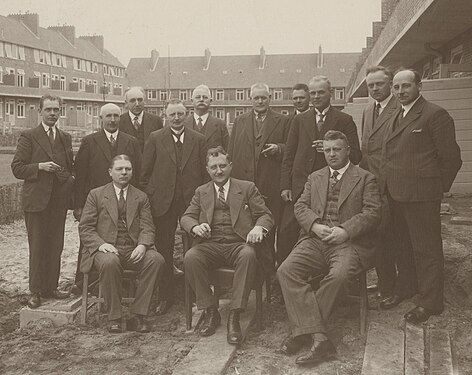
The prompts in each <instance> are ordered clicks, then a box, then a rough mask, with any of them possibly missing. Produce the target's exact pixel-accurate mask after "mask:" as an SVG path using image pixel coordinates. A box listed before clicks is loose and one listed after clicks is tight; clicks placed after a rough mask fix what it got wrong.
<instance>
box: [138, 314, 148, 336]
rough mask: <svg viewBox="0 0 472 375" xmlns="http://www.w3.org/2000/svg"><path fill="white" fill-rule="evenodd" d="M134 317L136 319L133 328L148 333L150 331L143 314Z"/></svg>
mask: <svg viewBox="0 0 472 375" xmlns="http://www.w3.org/2000/svg"><path fill="white" fill-rule="evenodd" d="M135 319H136V329H135V331H136V332H139V333H148V332H150V331H151V329H150V328H149V325H148V323H147V322H146V320H145V318H144V316H143V315H136V316H135Z"/></svg>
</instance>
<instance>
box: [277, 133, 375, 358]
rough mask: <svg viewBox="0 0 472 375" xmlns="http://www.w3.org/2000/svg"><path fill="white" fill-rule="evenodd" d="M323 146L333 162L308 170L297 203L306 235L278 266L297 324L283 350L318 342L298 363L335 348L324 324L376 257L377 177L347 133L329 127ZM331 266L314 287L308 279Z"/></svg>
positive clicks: (331, 352) (289, 311)
mask: <svg viewBox="0 0 472 375" xmlns="http://www.w3.org/2000/svg"><path fill="white" fill-rule="evenodd" d="M323 151H324V155H325V158H326V161H327V163H328V166H326V167H324V168H322V169H320V170H318V171H315V172H313V173H312V174H311V175H310V176H308V181H307V183H306V184H305V189H304V191H303V193H302V195H301V197H300V199H299V200H298V201H297V202H296V203H295V217H296V218H297V220H298V222H299V224H300V226H301V228H302V231H303V236H302V237H301V238H300V240H299V241H298V243H297V245H296V246H295V248H294V249H293V251H292V252H291V253H290V255H289V256H288V257H287V259H286V260H285V261H284V262H283V263H282V265H281V266H280V267H279V268H278V270H277V276H278V279H279V282H280V287H281V289H282V294H283V297H284V300H285V306H286V309H287V314H288V318H289V321H290V326H291V329H292V334H291V336H289V337H287V338H286V339H285V340H284V342H283V343H282V347H281V349H280V351H281V352H282V353H284V354H294V353H296V352H298V351H299V350H300V349H301V348H302V347H303V346H304V345H309V344H311V343H312V342H313V344H312V346H311V350H310V351H309V352H308V353H307V354H304V355H302V356H300V357H298V358H297V360H296V363H297V364H309V363H319V362H322V361H324V360H327V359H329V358H331V357H333V356H334V354H335V353H336V349H335V347H334V345H333V344H332V343H331V341H329V340H328V338H327V336H326V326H325V324H326V322H327V320H328V318H329V316H330V315H331V312H332V311H333V308H334V303H335V302H336V299H337V298H338V297H339V296H340V295H341V294H342V292H343V291H344V289H345V287H346V286H347V284H348V282H349V281H350V280H352V278H353V277H354V276H355V275H356V274H358V273H359V272H361V271H362V270H364V269H367V268H369V266H370V262H371V261H373V258H374V252H375V247H374V246H373V240H374V234H375V228H376V226H377V224H378V223H379V221H380V196H379V191H378V187H377V183H376V181H375V177H374V175H373V174H371V173H370V172H367V171H365V170H363V169H361V168H359V167H357V166H355V165H353V164H352V163H351V162H350V161H349V151H350V148H349V143H348V140H347V137H346V136H345V135H344V134H343V133H341V132H340V131H335V130H330V131H328V132H327V133H326V135H325V137H324V141H323ZM326 272H327V275H326V276H325V277H324V278H323V280H321V283H320V288H319V289H318V290H317V291H316V293H313V290H312V288H311V285H310V283H309V281H308V280H309V279H310V278H311V277H313V276H318V275H320V274H324V273H326Z"/></svg>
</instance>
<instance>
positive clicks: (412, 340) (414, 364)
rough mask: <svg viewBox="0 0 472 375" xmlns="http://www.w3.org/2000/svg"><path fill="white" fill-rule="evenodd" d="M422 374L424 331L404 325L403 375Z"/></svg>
mask: <svg viewBox="0 0 472 375" xmlns="http://www.w3.org/2000/svg"><path fill="white" fill-rule="evenodd" d="M418 374H424V330H423V327H417V326H414V325H411V324H408V323H407V324H406V328H405V375H418Z"/></svg>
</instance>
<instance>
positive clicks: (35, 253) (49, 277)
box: [11, 94, 74, 308]
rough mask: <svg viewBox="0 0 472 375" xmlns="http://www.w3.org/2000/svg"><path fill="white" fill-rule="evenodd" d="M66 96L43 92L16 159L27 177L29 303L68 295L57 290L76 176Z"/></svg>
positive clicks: (15, 167) (18, 173)
mask: <svg viewBox="0 0 472 375" xmlns="http://www.w3.org/2000/svg"><path fill="white" fill-rule="evenodd" d="M61 104H62V99H61V98H60V97H58V96H53V95H49V94H46V95H43V96H42V97H41V99H40V100H39V114H40V116H41V118H42V120H41V123H40V124H39V126H37V127H36V128H33V129H28V130H25V131H24V132H22V133H21V136H20V139H19V140H18V146H17V148H16V152H15V156H14V157H13V161H12V163H11V169H12V171H13V175H14V176H15V177H16V178H18V179H21V180H24V185H23V196H22V200H23V209H24V211H25V223H26V230H27V231H28V244H29V289H30V291H31V296H30V298H29V300H28V306H29V307H31V308H36V307H39V306H40V305H41V297H43V298H56V299H62V298H66V297H67V296H68V295H67V294H65V293H61V292H59V291H58V290H57V286H58V281H59V274H60V270H61V254H62V249H63V248H64V226H65V220H66V214H67V209H68V208H69V206H70V197H71V193H72V186H73V183H74V178H73V176H72V168H73V154H72V138H71V135H70V134H69V133H66V132H64V131H62V130H60V129H59V128H58V127H57V124H56V123H57V120H58V119H59V114H60V110H61Z"/></svg>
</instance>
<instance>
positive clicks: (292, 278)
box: [277, 237, 362, 336]
mask: <svg viewBox="0 0 472 375" xmlns="http://www.w3.org/2000/svg"><path fill="white" fill-rule="evenodd" d="M361 271H362V265H361V263H360V259H359V256H358V255H357V253H356V251H355V250H354V248H352V247H351V246H349V245H347V244H345V243H344V244H341V245H332V246H331V245H327V244H325V243H323V242H322V241H321V240H320V239H318V238H317V237H310V238H307V239H305V240H303V241H302V242H300V243H298V244H297V246H296V247H295V248H294V249H293V251H292V252H291V253H290V255H289V256H288V257H287V259H286V260H285V262H283V263H282V264H281V265H280V266H279V268H278V270H277V277H278V279H279V283H280V287H281V289H282V294H283V297H284V301H285V308H286V309H287V314H288V319H289V323H290V327H291V330H292V335H293V336H299V335H303V334H313V333H324V334H326V321H327V320H328V318H329V316H330V315H331V313H332V311H333V308H334V305H335V302H336V300H337V299H338V297H339V296H341V295H342V294H343V293H344V292H345V291H346V289H347V287H348V284H349V282H350V281H351V280H352V279H353V278H354V277H355V276H356V275H357V274H359V273H360V272H361ZM320 274H326V276H325V277H324V278H323V279H322V280H321V282H320V287H319V289H318V290H317V291H316V293H313V289H312V287H311V285H310V283H309V279H310V277H316V276H319V275H320Z"/></svg>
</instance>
